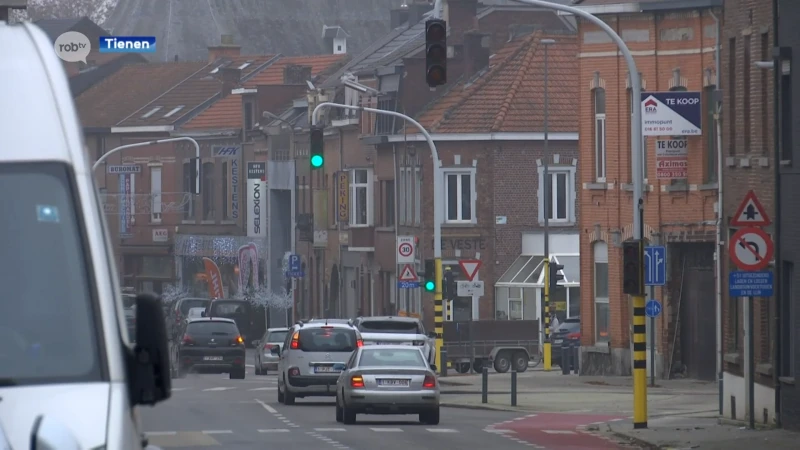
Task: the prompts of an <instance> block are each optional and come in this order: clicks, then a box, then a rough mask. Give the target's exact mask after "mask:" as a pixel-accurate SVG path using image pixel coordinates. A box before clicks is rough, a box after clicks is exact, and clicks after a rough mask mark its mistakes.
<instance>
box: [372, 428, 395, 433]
mask: <svg viewBox="0 0 800 450" xmlns="http://www.w3.org/2000/svg"><path fill="white" fill-rule="evenodd" d="M370 430H372V431H377V432H378V433H397V432H402V431H403V429H402V428H370Z"/></svg>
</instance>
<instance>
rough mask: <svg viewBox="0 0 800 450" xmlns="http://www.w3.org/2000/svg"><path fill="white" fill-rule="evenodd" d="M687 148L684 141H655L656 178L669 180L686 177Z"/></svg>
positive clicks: (687, 164) (686, 142) (687, 144)
mask: <svg viewBox="0 0 800 450" xmlns="http://www.w3.org/2000/svg"><path fill="white" fill-rule="evenodd" d="M688 146H689V141H687V140H686V139H665V140H658V141H656V178H658V179H659V180H671V179H674V178H686V177H688V175H689V174H688V168H689V152H688Z"/></svg>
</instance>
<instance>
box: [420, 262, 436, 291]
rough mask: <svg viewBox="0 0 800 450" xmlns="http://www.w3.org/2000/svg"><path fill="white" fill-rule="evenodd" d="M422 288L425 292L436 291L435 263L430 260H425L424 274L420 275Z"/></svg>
mask: <svg viewBox="0 0 800 450" xmlns="http://www.w3.org/2000/svg"><path fill="white" fill-rule="evenodd" d="M422 278H423V280H424V281H423V283H424V284H423V286H425V290H426V291H427V292H435V291H436V281H434V280H435V279H436V262H435V261H434V260H432V259H426V260H425V272H424V273H423V274H422Z"/></svg>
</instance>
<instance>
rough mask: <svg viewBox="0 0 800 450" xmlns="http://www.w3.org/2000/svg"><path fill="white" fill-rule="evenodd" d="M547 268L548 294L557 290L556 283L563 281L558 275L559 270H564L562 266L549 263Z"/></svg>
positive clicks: (562, 276)
mask: <svg viewBox="0 0 800 450" xmlns="http://www.w3.org/2000/svg"><path fill="white" fill-rule="evenodd" d="M547 266H548V267H550V269H549V270H550V279H549V281H550V292H553V291H555V290H556V289H558V288H559V286H558V282H559V281H560V280H563V279H564V275H561V274H560V273H558V271H559V270H564V265H563V264H555V263H553V262H552V261H551V262H550V264H548V265H547Z"/></svg>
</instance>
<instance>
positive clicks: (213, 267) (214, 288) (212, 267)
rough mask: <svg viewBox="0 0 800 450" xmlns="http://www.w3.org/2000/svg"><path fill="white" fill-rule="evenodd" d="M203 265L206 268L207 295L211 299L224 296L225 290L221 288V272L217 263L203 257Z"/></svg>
mask: <svg viewBox="0 0 800 450" xmlns="http://www.w3.org/2000/svg"><path fill="white" fill-rule="evenodd" d="M203 266H204V267H205V269H206V270H205V271H206V279H207V280H208V295H209V296H210V297H211V298H212V299H217V298H223V297H225V292H224V291H223V289H222V274H221V273H220V271H219V267H218V266H217V263H215V262H214V261H213V260H211V259H210V258H205V257H204V258H203Z"/></svg>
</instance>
